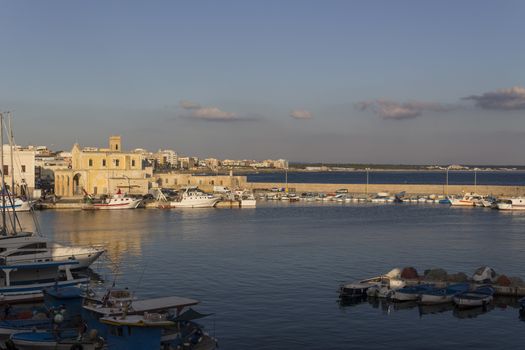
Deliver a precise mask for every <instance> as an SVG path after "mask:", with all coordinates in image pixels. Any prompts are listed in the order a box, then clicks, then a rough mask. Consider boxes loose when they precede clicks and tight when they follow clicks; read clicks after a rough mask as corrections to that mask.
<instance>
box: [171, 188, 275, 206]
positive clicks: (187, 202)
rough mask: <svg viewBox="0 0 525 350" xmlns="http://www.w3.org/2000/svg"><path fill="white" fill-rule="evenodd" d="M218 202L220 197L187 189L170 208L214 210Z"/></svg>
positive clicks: (172, 202) (195, 189)
mask: <svg viewBox="0 0 525 350" xmlns="http://www.w3.org/2000/svg"><path fill="white" fill-rule="evenodd" d="M269 199H270V198H269ZM218 201H220V198H219V197H216V196H214V195H211V194H207V193H204V192H202V191H200V190H198V189H197V187H187V188H186V189H185V190H184V192H183V193H182V195H180V196H179V198H177V200H175V201H171V202H170V207H172V208H213V207H214V206H215V204H217V202H218Z"/></svg>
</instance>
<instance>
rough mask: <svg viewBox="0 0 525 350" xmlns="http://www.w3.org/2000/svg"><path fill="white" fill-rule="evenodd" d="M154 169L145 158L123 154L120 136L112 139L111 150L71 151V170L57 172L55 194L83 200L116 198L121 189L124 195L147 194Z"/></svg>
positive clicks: (78, 149) (127, 153)
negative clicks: (89, 196)
mask: <svg viewBox="0 0 525 350" xmlns="http://www.w3.org/2000/svg"><path fill="white" fill-rule="evenodd" d="M151 174H152V171H151V169H145V168H144V167H143V165H142V155H141V154H139V153H134V152H123V151H122V142H121V138H120V136H110V138H109V148H94V147H89V148H87V147H86V148H81V147H80V145H79V144H75V145H74V146H73V149H72V150H71V168H70V169H61V170H55V194H57V195H58V196H65V197H72V196H82V195H84V191H86V192H87V193H89V194H93V195H101V194H113V193H116V192H117V191H118V190H119V189H121V190H122V192H125V193H131V194H145V193H147V192H148V178H149V177H151Z"/></svg>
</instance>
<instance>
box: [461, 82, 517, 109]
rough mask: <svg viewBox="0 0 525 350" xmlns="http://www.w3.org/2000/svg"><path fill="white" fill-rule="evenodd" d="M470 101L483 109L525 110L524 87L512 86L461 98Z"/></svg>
mask: <svg viewBox="0 0 525 350" xmlns="http://www.w3.org/2000/svg"><path fill="white" fill-rule="evenodd" d="M463 99H464V100H472V101H474V102H475V104H476V106H478V107H481V108H483V109H499V110H517V109H525V87H522V86H514V87H511V88H508V89H500V90H496V91H490V92H485V93H483V94H481V95H472V96H467V97H464V98H463Z"/></svg>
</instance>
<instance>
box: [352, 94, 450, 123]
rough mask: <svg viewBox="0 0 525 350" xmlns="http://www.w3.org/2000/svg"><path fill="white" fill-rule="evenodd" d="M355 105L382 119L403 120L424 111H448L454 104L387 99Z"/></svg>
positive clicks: (419, 114) (417, 115)
mask: <svg viewBox="0 0 525 350" xmlns="http://www.w3.org/2000/svg"><path fill="white" fill-rule="evenodd" d="M355 107H356V108H357V109H359V110H361V111H364V110H371V111H373V112H374V113H375V114H377V115H379V116H380V117H381V118H383V119H393V120H403V119H414V118H417V117H419V116H421V115H422V114H423V112H425V111H432V112H448V111H450V110H452V109H455V108H456V107H455V106H452V105H444V104H440V103H434V102H421V101H412V102H403V103H400V102H394V101H389V100H382V99H378V100H372V101H361V102H358V103H356V104H355Z"/></svg>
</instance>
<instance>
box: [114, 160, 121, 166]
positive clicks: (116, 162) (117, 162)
mask: <svg viewBox="0 0 525 350" xmlns="http://www.w3.org/2000/svg"><path fill="white" fill-rule="evenodd" d="M115 166H117V167H118V166H120V159H115Z"/></svg>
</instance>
